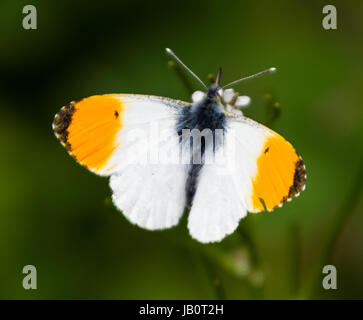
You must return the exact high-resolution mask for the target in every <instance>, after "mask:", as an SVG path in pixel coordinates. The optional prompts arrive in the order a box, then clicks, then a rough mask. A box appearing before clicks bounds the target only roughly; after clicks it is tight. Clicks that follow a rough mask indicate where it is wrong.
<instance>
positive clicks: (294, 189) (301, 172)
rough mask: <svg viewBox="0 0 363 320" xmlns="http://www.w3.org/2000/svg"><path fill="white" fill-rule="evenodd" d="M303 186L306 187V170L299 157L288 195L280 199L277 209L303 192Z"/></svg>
mask: <svg viewBox="0 0 363 320" xmlns="http://www.w3.org/2000/svg"><path fill="white" fill-rule="evenodd" d="M305 185H306V168H305V164H304V161H303V160H302V158H301V157H299V160H298V161H297V162H296V164H295V173H294V181H293V184H292V186H291V187H290V189H289V194H288V195H287V197H284V198H283V199H282V201H281V203H280V204H279V205H278V206H277V207H280V208H281V207H282V205H283V204H284V203H285V202H290V201H291V200H292V198H294V197H295V198H296V197H298V196H299V195H300V193H301V192H302V191H304V190H305ZM275 208H276V207H275ZM275 208H274V209H275Z"/></svg>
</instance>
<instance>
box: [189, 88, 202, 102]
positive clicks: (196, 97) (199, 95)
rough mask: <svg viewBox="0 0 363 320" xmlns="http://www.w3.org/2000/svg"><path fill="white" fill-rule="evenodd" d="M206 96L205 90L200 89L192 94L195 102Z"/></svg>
mask: <svg viewBox="0 0 363 320" xmlns="http://www.w3.org/2000/svg"><path fill="white" fill-rule="evenodd" d="M203 97H204V92H203V91H200V90H197V91H194V92H193V94H192V101H193V102H199V101H201V100H202V99H203Z"/></svg>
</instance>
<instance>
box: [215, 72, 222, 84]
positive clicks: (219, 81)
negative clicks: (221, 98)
mask: <svg viewBox="0 0 363 320" xmlns="http://www.w3.org/2000/svg"><path fill="white" fill-rule="evenodd" d="M221 77H222V68H219V69H218V72H217V77H216V86H217V87H218V88H219V85H220V83H221Z"/></svg>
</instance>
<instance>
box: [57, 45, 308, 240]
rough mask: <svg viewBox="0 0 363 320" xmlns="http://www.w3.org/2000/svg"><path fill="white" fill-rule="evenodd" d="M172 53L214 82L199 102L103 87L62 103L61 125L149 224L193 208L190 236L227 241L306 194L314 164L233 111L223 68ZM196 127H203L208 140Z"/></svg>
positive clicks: (81, 155)
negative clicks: (197, 65)
mask: <svg viewBox="0 0 363 320" xmlns="http://www.w3.org/2000/svg"><path fill="white" fill-rule="evenodd" d="M167 52H168V53H169V54H170V55H171V56H172V57H173V58H174V59H176V60H177V61H178V62H179V63H180V64H181V65H182V66H183V67H184V68H185V69H186V70H188V71H189V72H190V73H191V74H192V75H193V76H194V77H195V78H196V79H197V80H198V81H199V82H200V83H201V84H202V85H203V86H204V87H205V88H206V92H205V93H200V92H199V93H198V94H195V95H194V99H193V100H194V102H193V103H188V102H184V101H179V100H174V99H170V98H165V97H158V96H151V95H136V94H104V95H95V96H90V97H88V98H85V99H82V100H80V101H73V102H71V103H69V104H68V105H66V106H64V107H62V108H61V109H60V111H59V112H58V113H57V114H56V115H55V118H54V121H53V130H54V133H55V135H56V137H57V138H58V139H59V140H60V142H61V144H62V145H63V146H64V147H65V148H66V149H67V151H68V153H69V154H70V155H71V156H72V157H73V158H74V159H75V160H76V161H77V162H78V163H80V164H81V165H83V166H85V167H86V168H88V169H89V170H90V171H92V172H94V173H96V174H98V175H101V176H106V177H110V187H111V189H112V200H113V203H114V205H115V206H116V207H117V208H118V209H119V210H120V211H122V213H123V214H124V216H125V217H126V218H127V219H128V220H129V221H130V222H131V223H133V224H136V225H138V226H140V227H142V228H145V229H149V230H159V229H166V228H170V227H173V226H175V225H177V224H178V222H179V220H180V218H181V217H182V215H183V212H184V211H185V208H186V207H187V208H189V215H188V229H189V233H190V235H191V236H192V237H193V238H194V239H196V240H198V241H200V242H203V243H208V242H218V241H221V240H222V239H224V238H225V237H226V236H227V235H229V234H231V233H233V232H234V231H235V229H236V228H237V227H238V225H239V222H240V220H241V219H242V218H243V217H245V216H246V215H247V212H260V211H264V210H268V211H272V210H274V209H275V208H276V207H280V206H282V204H283V203H285V202H286V201H290V200H291V199H292V198H293V197H296V196H298V195H299V194H300V192H301V191H302V190H304V189H305V183H306V170H305V165H304V163H303V160H302V158H301V157H300V156H299V155H298V154H297V152H296V151H295V149H294V148H293V146H292V145H291V144H290V143H289V142H287V141H286V140H285V139H284V138H283V137H281V136H280V135H279V134H277V133H276V132H274V131H272V130H270V129H269V128H267V127H265V126H263V125H262V124H259V123H257V122H255V121H253V120H251V119H249V118H246V117H244V116H243V115H242V114H241V113H240V112H231V109H233V106H231V102H230V101H231V100H233V99H232V98H231V97H229V98H228V99H227V98H226V94H227V93H228V91H227V90H225V92H224V93H225V94H224V95H223V89H224V88H225V87H226V86H224V87H222V88H221V87H220V84H219V83H220V77H221V69H219V71H218V74H217V77H216V81H215V83H213V84H211V85H210V86H209V87H207V86H206V85H205V84H204V83H203V82H202V81H201V80H200V79H199V78H198V77H197V76H196V75H195V74H194V73H193V72H192V71H191V70H190V69H189V68H188V67H187V66H186V65H185V64H184V63H183V62H182V61H181V60H180V59H179V58H178V57H177V56H176V55H175V54H174V53H173V52H172V51H171V50H170V49H167ZM273 70H274V68H271V69H268V70H265V71H262V72H260V73H257V74H255V75H253V76H249V77H246V78H242V79H239V80H236V81H234V82H232V83H230V84H229V85H227V86H230V85H233V84H236V83H237V82H239V81H242V80H245V79H248V78H251V77H255V76H257V75H260V74H263V73H267V72H271V71H273ZM228 94H229V95H230V94H231V92H229V93H228ZM228 94H227V95H228ZM223 97H224V99H223ZM235 98H236V97H235ZM227 100H228V102H229V103H228V104H226V103H225V102H226V101H227ZM234 100H235V101H234V102H236V101H237V100H238V98H237V99H234ZM240 102H241V101H240ZM240 104H243V103H240ZM226 105H227V106H228V108H229V111H227V110H226V109H227V108H226ZM237 105H238V103H237ZM232 111H233V110H232ZM191 132H192V133H193V132H194V133H199V134H200V136H199V140H198V139H194V138H195V136H193V134H191ZM156 136H157V138H155V137H156ZM181 158H183V161H180V159H181ZM217 159H218V161H217ZM207 160H208V161H207Z"/></svg>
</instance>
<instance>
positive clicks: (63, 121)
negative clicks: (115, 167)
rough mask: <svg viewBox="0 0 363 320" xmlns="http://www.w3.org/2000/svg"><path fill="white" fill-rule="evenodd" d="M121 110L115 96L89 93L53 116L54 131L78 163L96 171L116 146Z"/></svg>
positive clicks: (105, 161) (120, 123) (121, 107)
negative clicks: (88, 95) (91, 94)
mask: <svg viewBox="0 0 363 320" xmlns="http://www.w3.org/2000/svg"><path fill="white" fill-rule="evenodd" d="M122 111H123V106H122V102H121V100H120V99H119V98H117V97H116V95H113V94H106V95H98V96H91V97H89V98H85V99H83V100H81V101H79V102H71V103H70V104H69V105H67V106H65V107H63V108H62V109H61V110H60V111H59V112H58V113H57V114H56V116H55V119H54V122H53V130H54V132H55V134H56V136H57V137H58V138H59V140H60V141H61V143H62V144H63V145H64V146H65V147H66V148H67V150H68V152H69V153H70V154H71V155H72V156H73V157H74V158H75V159H76V160H77V161H78V162H79V163H81V164H82V165H84V166H86V167H87V168H89V169H90V170H92V171H95V172H97V171H99V170H101V169H102V167H104V165H105V164H106V163H107V161H108V159H109V158H110V156H111V155H112V153H113V151H114V150H115V149H116V148H117V141H116V135H117V133H118V132H119V131H120V130H121V128H122Z"/></svg>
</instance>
